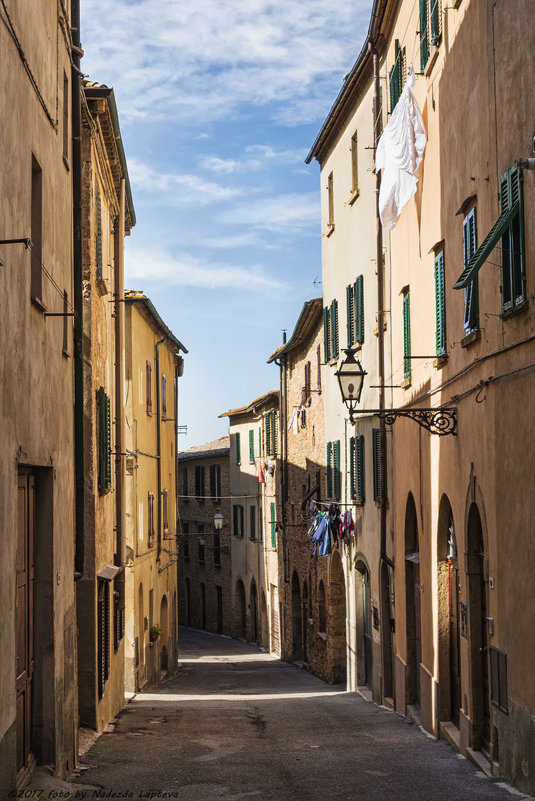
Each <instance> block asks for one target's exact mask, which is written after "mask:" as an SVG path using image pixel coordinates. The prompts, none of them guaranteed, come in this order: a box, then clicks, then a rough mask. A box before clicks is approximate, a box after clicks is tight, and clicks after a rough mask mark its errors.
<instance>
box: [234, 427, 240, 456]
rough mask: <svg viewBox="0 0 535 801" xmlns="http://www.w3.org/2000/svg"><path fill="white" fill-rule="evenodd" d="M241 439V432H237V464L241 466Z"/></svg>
mask: <svg viewBox="0 0 535 801" xmlns="http://www.w3.org/2000/svg"><path fill="white" fill-rule="evenodd" d="M240 440H241V437H240V432H239V431H237V432H236V435H235V442H236V464H241V441H240Z"/></svg>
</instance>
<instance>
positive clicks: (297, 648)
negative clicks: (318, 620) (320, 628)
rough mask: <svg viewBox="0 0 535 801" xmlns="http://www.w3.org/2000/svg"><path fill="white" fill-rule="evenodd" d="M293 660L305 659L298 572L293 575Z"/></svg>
mask: <svg viewBox="0 0 535 801" xmlns="http://www.w3.org/2000/svg"><path fill="white" fill-rule="evenodd" d="M292 659H293V660H295V661H300V660H302V659H303V609H302V606H301V587H300V584H299V576H298V575H297V571H296V570H294V572H293V574H292Z"/></svg>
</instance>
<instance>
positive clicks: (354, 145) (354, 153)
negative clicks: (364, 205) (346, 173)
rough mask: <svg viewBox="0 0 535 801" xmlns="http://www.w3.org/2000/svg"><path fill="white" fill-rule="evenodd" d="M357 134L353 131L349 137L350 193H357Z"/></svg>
mask: <svg viewBox="0 0 535 801" xmlns="http://www.w3.org/2000/svg"><path fill="white" fill-rule="evenodd" d="M358 142H359V140H358V134H357V132H356V131H355V133H354V134H353V136H352V137H351V194H352V195H358V193H359V148H358Z"/></svg>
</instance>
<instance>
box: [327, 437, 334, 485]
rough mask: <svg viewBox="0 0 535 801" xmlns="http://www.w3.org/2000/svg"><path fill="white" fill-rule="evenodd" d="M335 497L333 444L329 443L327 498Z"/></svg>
mask: <svg viewBox="0 0 535 801" xmlns="http://www.w3.org/2000/svg"><path fill="white" fill-rule="evenodd" d="M332 495H333V444H332V442H328V443H327V497H328V498H332Z"/></svg>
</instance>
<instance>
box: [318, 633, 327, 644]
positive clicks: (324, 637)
mask: <svg viewBox="0 0 535 801" xmlns="http://www.w3.org/2000/svg"><path fill="white" fill-rule="evenodd" d="M318 637H319V638H320V639H321V640H324V641H325V642H327V632H325V631H318Z"/></svg>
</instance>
